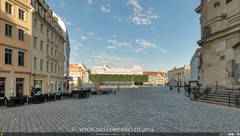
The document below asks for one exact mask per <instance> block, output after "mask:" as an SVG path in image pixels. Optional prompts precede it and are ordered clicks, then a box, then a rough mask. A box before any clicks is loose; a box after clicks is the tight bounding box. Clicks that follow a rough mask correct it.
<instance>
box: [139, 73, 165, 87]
mask: <svg viewBox="0 0 240 136" xmlns="http://www.w3.org/2000/svg"><path fill="white" fill-rule="evenodd" d="M143 75H148V82H146V83H145V85H163V86H164V85H165V84H166V83H167V82H166V78H167V73H165V72H150V71H148V72H143Z"/></svg>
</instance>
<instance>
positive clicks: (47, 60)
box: [31, 0, 65, 93]
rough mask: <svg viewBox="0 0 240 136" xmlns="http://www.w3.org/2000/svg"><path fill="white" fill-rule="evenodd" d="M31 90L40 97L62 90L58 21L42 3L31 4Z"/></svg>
mask: <svg viewBox="0 0 240 136" xmlns="http://www.w3.org/2000/svg"><path fill="white" fill-rule="evenodd" d="M32 7H33V11H32V25H31V26H32V36H31V86H32V87H34V88H41V90H42V93H53V92H58V91H62V90H63V83H64V42H65V40H64V36H63V30H62V28H61V26H60V25H59V21H60V20H59V18H58V17H57V16H56V14H55V13H54V12H53V11H52V10H51V9H50V8H49V6H48V5H47V3H45V1H44V0H32Z"/></svg>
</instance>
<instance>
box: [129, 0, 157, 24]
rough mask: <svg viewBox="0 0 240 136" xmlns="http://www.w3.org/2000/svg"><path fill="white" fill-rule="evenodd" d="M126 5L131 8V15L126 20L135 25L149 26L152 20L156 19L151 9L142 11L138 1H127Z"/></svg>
mask: <svg viewBox="0 0 240 136" xmlns="http://www.w3.org/2000/svg"><path fill="white" fill-rule="evenodd" d="M127 5H131V6H133V13H132V15H130V16H129V17H128V18H129V19H130V20H131V21H132V22H133V23H135V24H137V25H150V24H152V20H153V19H157V18H158V16H157V14H155V13H153V10H154V9H153V8H150V9H148V10H144V8H143V7H142V6H141V5H140V4H139V3H138V0H129V1H128V3H127Z"/></svg>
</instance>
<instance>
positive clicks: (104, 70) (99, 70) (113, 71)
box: [90, 65, 143, 75]
mask: <svg viewBox="0 0 240 136" xmlns="http://www.w3.org/2000/svg"><path fill="white" fill-rule="evenodd" d="M90 73H91V74H109V75H143V69H142V68H141V67H140V66H137V65H136V66H134V67H133V68H132V69H124V68H110V67H109V66H107V65H104V66H96V67H92V68H91V70H90Z"/></svg>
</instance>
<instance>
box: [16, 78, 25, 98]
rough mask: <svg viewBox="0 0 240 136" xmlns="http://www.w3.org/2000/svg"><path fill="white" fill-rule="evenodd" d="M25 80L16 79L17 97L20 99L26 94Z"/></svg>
mask: <svg viewBox="0 0 240 136" xmlns="http://www.w3.org/2000/svg"><path fill="white" fill-rule="evenodd" d="M23 90H24V78H16V96H17V97H20V96H22V95H23V94H24V92H23Z"/></svg>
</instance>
